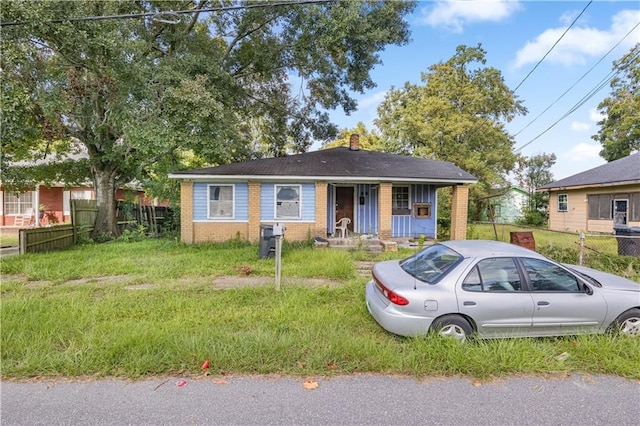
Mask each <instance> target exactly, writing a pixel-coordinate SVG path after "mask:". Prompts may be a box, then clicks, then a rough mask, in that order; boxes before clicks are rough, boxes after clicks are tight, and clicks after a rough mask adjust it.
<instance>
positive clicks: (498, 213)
mask: <svg viewBox="0 0 640 426" xmlns="http://www.w3.org/2000/svg"><path fill="white" fill-rule="evenodd" d="M482 201H483V202H485V203H486V207H485V208H484V210H483V211H482V217H481V219H482V220H484V221H491V220H492V219H491V213H492V212H493V221H494V222H495V223H515V222H517V221H518V220H520V219H522V218H523V213H522V212H523V211H524V208H525V207H526V206H527V203H528V202H529V193H528V192H527V191H525V190H524V189H522V188H518V187H516V186H511V187H509V188H508V189H506V190H504V191H501V192H500V193H497V194H494V195H490V196H488V197H485V198H483V199H482Z"/></svg>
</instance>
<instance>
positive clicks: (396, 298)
mask: <svg viewBox="0 0 640 426" xmlns="http://www.w3.org/2000/svg"><path fill="white" fill-rule="evenodd" d="M373 279H374V280H375V282H376V285H377V286H378V289H379V290H380V292H381V293H382V294H383V295H384V297H386V298H387V299H389V301H390V302H391V303H394V304H396V305H400V306H405V305H408V304H409V301H408V300H407V299H405V298H404V297H402V296H400V295H399V294H398V293H395V292H393V291H392V290H389V289H388V288H387V287H385V286H384V284H382V283H381V282H380V280H379V279H378V278H377V277H376V276H374V277H373Z"/></svg>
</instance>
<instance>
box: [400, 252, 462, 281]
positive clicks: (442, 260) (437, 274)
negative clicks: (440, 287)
mask: <svg viewBox="0 0 640 426" xmlns="http://www.w3.org/2000/svg"><path fill="white" fill-rule="evenodd" d="M460 260H462V256H460V255H459V254H458V253H456V252H455V251H453V250H451V249H450V248H447V247H445V246H443V245H439V244H435V245H432V246H429V247H427V248H425V249H424V250H421V251H419V252H418V253H416V254H415V255H413V256H411V257H408V258H406V259H404V260H401V261H400V267H401V268H402V269H403V270H404V271H405V272H406V273H407V274H409V275H411V276H413V277H414V278H416V279H418V280H420V281H424V282H426V283H431V284H433V283H436V282H438V281H439V280H440V279H441V278H442V277H444V276H445V275H446V274H447V272H448V271H450V270H451V268H452V267H453V266H454V265H455V264H457V263H458V262H459V261H460Z"/></svg>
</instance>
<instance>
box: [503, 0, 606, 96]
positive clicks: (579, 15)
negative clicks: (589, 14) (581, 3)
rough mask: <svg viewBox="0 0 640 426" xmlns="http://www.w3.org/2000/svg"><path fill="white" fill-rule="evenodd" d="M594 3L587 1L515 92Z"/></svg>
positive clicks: (517, 87) (514, 90) (591, 0)
mask: <svg viewBox="0 0 640 426" xmlns="http://www.w3.org/2000/svg"><path fill="white" fill-rule="evenodd" d="M591 3H593V0H589V3H587V5H586V6H585V7H584V9H582V12H580V14H578V16H576V18H575V19H574V20H573V22H572V23H571V24H570V25H569V26H568V27H567V29H566V30H564V32H563V33H562V35H561V36H560V38H559V39H558V40H556V42H555V43H553V46H551V48H550V49H549V50H548V51H547V53H545V54H544V56H543V57H542V59H540V60H539V61H538V63H537V64H536V65H535V66H534V67H533V68H532V69H531V71H529V73H528V74H527V75H526V76H525V77H524V78H523V79H522V81H521V82H520V83H519V84H518V85H517V86H516V88H515V89H513V93H515V92H516V91H517V90H518V89H519V88H520V86H522V84H523V83H524V82H525V81H527V79H528V78H529V76H530V75H531V74H533V72H534V71H535V70H536V68H538V66H539V65H540V64H541V63H542V62H543V61H544V60H545V59H546V57H547V56H549V53H551V51H552V50H553V49H554V48H555V47H556V46H557V45H558V43H560V40H562V39H563V38H564V36H565V35H566V34H567V33H568V32H569V30H570V29H571V28H572V27H573V25H574V24H575V23H576V22H577V21H578V19H580V17H581V16H582V14H583V13H584V12H585V10H587V8H588V7H589V5H590V4H591Z"/></svg>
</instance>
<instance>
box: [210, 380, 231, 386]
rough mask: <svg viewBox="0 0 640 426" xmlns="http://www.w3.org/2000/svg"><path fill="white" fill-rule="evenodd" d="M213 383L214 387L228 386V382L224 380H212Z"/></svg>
mask: <svg viewBox="0 0 640 426" xmlns="http://www.w3.org/2000/svg"><path fill="white" fill-rule="evenodd" d="M213 383H215V384H216V385H228V384H229V382H227V381H226V380H225V379H213Z"/></svg>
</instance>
